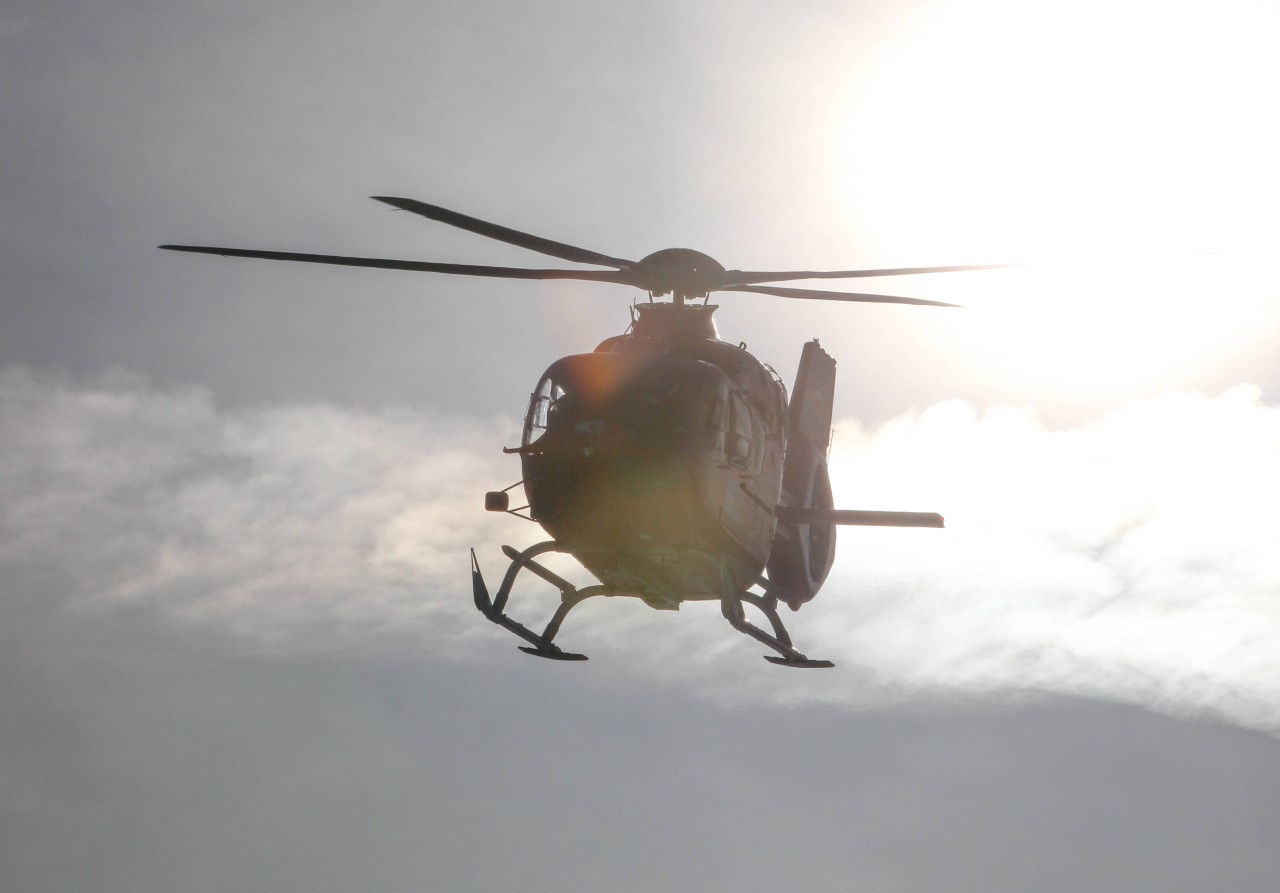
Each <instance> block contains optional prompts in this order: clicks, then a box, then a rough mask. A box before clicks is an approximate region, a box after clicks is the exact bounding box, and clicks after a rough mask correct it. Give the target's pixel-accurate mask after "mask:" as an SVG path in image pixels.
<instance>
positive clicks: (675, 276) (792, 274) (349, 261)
mask: <svg viewBox="0 0 1280 893" xmlns="http://www.w3.org/2000/svg"><path fill="white" fill-rule="evenodd" d="M373 198H375V199H376V200H377V201H380V202H383V203H384V204H388V205H391V206H392V207H394V208H398V209H400V210H402V211H408V212H410V213H412V214H417V215H418V216H421V217H425V218H427V219H429V220H435V221H437V222H439V223H444V224H447V225H448V226H453V227H457V228H458V229H463V230H466V231H468V232H472V233H475V234H476V235H480V236H484V237H485V238H489V239H494V240H496V241H499V242H505V243H507V244H509V245H516V246H518V247H521V248H527V249H529V250H530V251H535V252H538V253H539V254H545V255H548V256H550V257H554V258H558V259H560V260H567V261H570V262H572V263H580V264H593V265H595V266H601V267H612V269H609V270H574V269H538V268H525V267H498V266H489V265H485V264H454V263H441V262H437V261H414V260H398V259H394V258H379V257H346V256H342V255H334V254H304V253H299V252H293V251H262V250H258V249H249V248H219V247H214V246H208V245H161V246H159V247H161V248H164V249H166V250H168V251H189V252H194V253H197V254H216V255H221V256H223V257H252V258H260V259H263V260H284V261H298V262H302V263H314V264H334V265H337V266H346V267H373V268H376V269H384V270H408V271H412V272H419V273H444V274H448V275H454V276H487V277H492V278H498V279H573V280H581V281H586V282H612V283H616V284H619V285H629V286H632V287H635V288H642V289H644V290H645V291H647V292H649V293H650V294H651V295H654V296H658V295H666V294H670V295H672V297H673V298H674V299H675V300H676V301H677V302H682V301H684V300H686V299H690V298H701V297H706V296H707V295H709V294H710V293H712V292H717V291H721V292H723V291H736V292H747V293H751V294H763V295H773V296H775V297H781V298H798V299H803V300H811V301H849V302H859V303H876V304H917V305H923V306H930V307H956V306H959V305H957V304H948V303H945V302H943V301H929V300H925V299H923V298H907V297H900V296H897V295H883V294H868V293H861V292H841V291H828V290H823V289H812V288H791V287H778V286H770V285H761V284H760V283H768V282H786V281H791V280H796V279H853V278H870V277H878V276H909V275H917V274H928V273H957V272H965V271H970V270H999V269H1007V268H1010V267H1015V266H1018V265H1017V264H964V265H951V266H940V267H893V268H887V269H869V270H789V271H787V270H779V271H750V270H726V269H724V267H723V266H721V265H720V264H719V263H718V262H717V261H716V260H715V259H714V258H711V257H709V256H707V255H705V254H703V253H702V252H700V251H694V250H692V249H688V248H666V249H663V250H661V251H656V252H654V253H653V254H650V255H648V256H646V257H644V258H642V259H641V260H639V261H632V260H626V259H624V258H619V257H612V256H610V255H607V254H601V253H599V252H596V251H591V250H589V249H586V248H580V247H578V246H576V245H569V244H567V243H565V242H557V241H554V240H552V239H546V238H543V237H541V236H535V235H532V234H530V233H526V232H521V231H520V230H516V229H511V228H510V227H506V226H500V225H498V224H496V223H490V222H488V221H485V220H480V219H479V218H477V217H470V216H468V215H466V214H461V213H458V212H457V211H450V210H448V209H447V208H441V207H439V206H438V205H430V204H427V203H426V202H420V201H417V200H415V199H408V198H398V197H395V196H386V195H378V196H373Z"/></svg>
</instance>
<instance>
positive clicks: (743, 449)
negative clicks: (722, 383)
mask: <svg viewBox="0 0 1280 893" xmlns="http://www.w3.org/2000/svg"><path fill="white" fill-rule="evenodd" d="M751 435H752V420H751V410H750V408H748V406H747V401H745V400H743V399H742V398H741V397H739V396H737V395H736V394H735V395H734V396H733V398H732V401H731V402H730V404H729V433H728V436H727V437H726V438H725V443H724V452H725V458H726V459H728V461H729V464H730V465H732V466H733V467H734V468H743V469H746V468H749V467H750V465H751V440H752V437H751Z"/></svg>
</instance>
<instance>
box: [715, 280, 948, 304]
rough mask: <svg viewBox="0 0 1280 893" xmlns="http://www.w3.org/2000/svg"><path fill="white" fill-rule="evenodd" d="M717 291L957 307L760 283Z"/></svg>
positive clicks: (922, 300)
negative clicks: (762, 284)
mask: <svg viewBox="0 0 1280 893" xmlns="http://www.w3.org/2000/svg"><path fill="white" fill-rule="evenodd" d="M716 290H717V291H745V292H750V293H751V294H755V295H775V296H776V297H779V298H801V299H804V300H809V301H858V302H865V303H868V304H920V305H923V306H926V307H959V306H961V305H960V304H948V303H946V302H944V301H926V300H924V299H923V298H900V297H897V296H896V295H864V294H857V293H855V292H847V291H819V290H818V289H813V288H777V287H775V286H768V285H765V286H761V285H730V286H728V287H727V288H720V289H716Z"/></svg>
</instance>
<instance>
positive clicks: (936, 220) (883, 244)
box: [832, 0, 1280, 378]
mask: <svg viewBox="0 0 1280 893" xmlns="http://www.w3.org/2000/svg"><path fill="white" fill-rule="evenodd" d="M997 24H998V25H999V27H995V25H997ZM1278 45H1280V10H1278V9H1277V7H1275V6H1274V5H1273V4H1268V5H1263V4H1253V3H1245V2H1235V0H1224V2H1220V3H1216V4H1212V3H1195V4H1167V3H1154V2H1147V0H1139V2H1129V0H1111V2H1106V3H1101V2H1095V3H1090V2H1085V3H1082V4H1068V5H1066V6H1062V5H1058V6H1045V5H1043V4H1025V3H1016V2H1010V0H979V2H977V3H974V4H965V5H959V4H957V5H945V6H944V5H941V4H940V5H939V6H938V7H937V8H936V9H935V10H934V11H933V13H932V14H931V15H922V16H919V17H918V18H917V19H916V20H915V21H914V23H913V24H912V25H911V26H910V27H909V28H907V29H906V30H905V31H904V32H903V33H902V34H900V35H899V36H898V37H897V38H896V40H895V42H894V44H893V46H892V47H889V46H886V47H885V49H884V52H883V57H882V58H881V59H880V60H878V63H877V64H876V65H875V66H873V67H872V69H871V76H870V77H867V76H866V72H863V73H862V75H861V77H862V79H863V80H862V82H860V83H858V84H857V85H855V86H853V87H851V88H850V93H849V95H848V97H847V99H846V101H845V107H846V108H847V109H848V110H849V112H848V114H847V115H846V116H845V117H844V119H843V120H840V121H838V122H837V123H836V130H837V133H836V134H835V139H834V140H833V146H834V152H833V158H832V163H833V166H834V167H835V168H836V171H837V174H838V175H839V178H840V179H842V181H843V190H842V196H843V201H844V205H845V206H846V207H847V208H848V213H849V215H850V219H851V223H852V222H853V221H855V220H856V221H857V222H856V225H858V226H860V227H867V228H868V229H869V230H871V231H872V236H871V238H872V240H873V243H874V247H875V249H876V251H877V253H878V254H881V255H884V256H886V257H892V258H894V259H895V260H897V259H901V261H902V262H904V263H957V262H959V263H964V262H986V261H990V260H1019V261H1021V260H1034V261H1043V262H1044V265H1043V266H1041V267H1036V268H1032V269H1030V270H1026V271H1019V272H1016V273H1009V274H998V275H997V274H980V276H979V277H978V278H974V279H972V280H968V281H962V280H964V277H963V276H955V277H950V278H949V279H948V281H947V282H946V283H945V284H940V283H939V282H937V281H935V280H930V281H929V282H928V284H927V286H926V287H925V288H923V289H922V288H920V287H919V284H918V282H919V283H923V282H924V280H919V281H918V282H916V281H913V282H912V286H911V291H907V292H903V291H902V290H901V289H900V288H899V290H898V291H897V293H909V294H911V293H920V294H922V295H923V294H925V293H926V292H927V296H928V297H940V298H942V299H951V298H954V299H956V300H958V302H960V303H965V304H969V305H970V306H972V307H974V308H975V309H976V310H977V311H978V312H979V314H981V316H982V317H983V319H982V320H981V325H973V324H971V323H966V325H965V328H966V331H967V332H978V331H980V332H983V333H985V335H984V336H983V337H985V338H989V339H990V341H989V344H988V345H987V347H989V349H990V350H991V351H995V352H996V353H997V354H999V355H1002V356H1006V357H1007V358H1009V359H1011V360H1013V361H1015V362H1016V363H1018V364H1019V366H1020V368H1023V369H1026V370H1029V371H1030V372H1031V373H1032V374H1034V373H1035V372H1036V371H1046V370H1053V369H1055V368H1059V367H1061V366H1062V365H1063V364H1075V365H1077V366H1078V365H1079V364H1080V362H1081V360H1082V358H1084V359H1087V361H1088V363H1089V366H1090V368H1091V369H1092V370H1093V371H1094V373H1095V374H1096V375H1098V376H1101V377H1105V376H1111V377H1115V378H1125V377H1132V376H1142V375H1147V374H1161V373H1163V372H1167V371H1168V370H1169V369H1171V368H1176V367H1177V366H1179V365H1182V366H1185V365H1186V364H1187V363H1189V362H1203V361H1204V360H1205V358H1206V357H1207V356H1210V355H1213V354H1221V353H1223V352H1228V351H1230V350H1232V349H1233V347H1234V346H1236V345H1237V344H1239V343H1240V339H1242V338H1245V337H1248V336H1249V335H1250V334H1251V332H1252V331H1253V330H1254V329H1256V328H1257V327H1258V326H1259V325H1262V324H1264V320H1266V321H1267V324H1271V325H1274V324H1275V321H1274V320H1272V319H1270V314H1271V313H1272V312H1273V311H1272V310H1271V308H1272V307H1273V306H1274V305H1275V304H1276V303H1277V301H1276V298H1277V277H1276V275H1275V273H1274V272H1273V271H1272V270H1270V269H1268V268H1267V267H1266V266H1265V265H1264V264H1262V263H1260V262H1259V261H1258V260H1257V259H1256V258H1257V256H1258V253H1259V250H1260V249H1262V248H1263V247H1264V246H1265V248H1266V249H1270V248H1271V246H1273V245H1274V244H1275V241H1276V239H1277V238H1280V216H1278V215H1277V212H1276V208H1278V207H1280V165H1278V164H1277V163H1276V159H1277V158H1280V125H1278V124H1277V120H1280V119H1278V118H1277V116H1276V115H1275V114H1274V113H1273V110H1274V109H1275V108H1276V107H1277V102H1278V100H1277V97H1278V95H1280V53H1276V52H1275V47H1276V46H1278ZM1205 252H1221V253H1212V254H1206V253H1205ZM1266 253H1267V254H1270V253H1271V252H1270V251H1269V250H1267V251H1266ZM877 284H878V285H880V287H881V288H882V289H883V290H885V291H890V289H888V288H885V287H884V285H883V284H881V283H877ZM898 284H899V283H898V282H894V285H895V286H897V285H898ZM987 310H990V311H994V312H992V313H985V312H984V311H987Z"/></svg>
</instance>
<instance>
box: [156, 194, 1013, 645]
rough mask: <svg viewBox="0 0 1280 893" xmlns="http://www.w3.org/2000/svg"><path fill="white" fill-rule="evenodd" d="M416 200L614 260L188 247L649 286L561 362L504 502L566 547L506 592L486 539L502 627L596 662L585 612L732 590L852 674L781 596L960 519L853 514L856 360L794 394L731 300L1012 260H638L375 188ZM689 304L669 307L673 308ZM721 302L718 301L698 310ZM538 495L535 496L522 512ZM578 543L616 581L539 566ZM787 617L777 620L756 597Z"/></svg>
mask: <svg viewBox="0 0 1280 893" xmlns="http://www.w3.org/2000/svg"><path fill="white" fill-rule="evenodd" d="M373 198H374V199H375V200H377V201H380V202H383V203H385V204H387V205H390V206H391V207H393V208H397V209H399V210H402V211H408V212H410V213H413V214H416V215H419V216H421V217H425V218H427V219H429V220H434V221H437V222H439V223H444V224H447V225H449V226H453V227H456V228H459V229H462V230H466V231H469V232H472V233H475V234H477V235H480V236H485V237H487V238H490V239H494V240H496V241H500V242H505V243H508V244H511V245H516V246H519V247H522V248H526V249H529V250H531V251H534V252H537V253H540V254H543V255H546V256H549V257H553V258H557V259H558V260H562V261H569V262H572V263H578V264H588V265H593V266H596V267H604V268H606V269H597V270H590V269H558V268H557V269H533V268H523V267H500V266H488V265H476V264H455V263H437V262H431V261H409V260H395V259H389V258H369V257H344V256H339V255H329V254H302V253H296V252H285V251H261V250H256V249H243V248H219V247H212V246H201V245H161V246H159V247H160V248H163V249H166V250H170V251H185V252H194V253H199V254H213V255H220V256H224V257H248V258H261V259H266V260H282V261H301V262H306V263H321V264H336V265H340V266H356V267H372V268H378V269H392V270H408V271H417V272H431V273H444V274H452V275H464V276H485V277H493V278H501V279H535V280H539V279H569V280H582V281H589V282H605V283H614V284H620V285H626V286H630V287H633V288H639V289H641V290H643V291H644V292H646V293H647V294H648V302H647V303H636V304H633V306H632V319H631V324H630V325H629V326H628V327H627V329H626V330H625V331H624V332H623V333H622V334H621V335H615V336H612V337H609V338H606V339H605V340H604V341H603V342H601V343H600V344H599V345H598V346H597V347H596V348H595V350H593V351H591V352H590V353H582V354H573V355H571V356H567V357H562V358H561V359H558V360H556V361H555V362H554V363H552V364H551V365H550V366H549V367H548V368H547V370H546V371H545V372H544V373H543V375H542V377H541V378H540V379H539V380H538V383H537V385H536V386H535V388H534V390H533V392H532V394H531V396H530V399H529V404H528V407H527V409H526V412H525V416H524V427H523V431H522V434H521V438H520V445H519V446H516V447H506V448H504V452H505V453H508V454H514V455H517V456H519V458H520V464H521V471H522V477H521V480H519V481H517V482H516V483H514V484H512V485H510V486H508V487H506V488H504V489H502V490H494V491H490V492H488V493H486V494H485V499H484V504H485V509H487V510H488V511H492V512H505V513H508V514H511V515H513V516H516V517H518V518H522V519H525V520H528V521H533V522H535V523H537V524H539V525H540V526H541V527H542V528H543V530H544V531H545V532H546V534H547V536H548V537H549V539H546V540H544V541H542V542H539V543H537V544H535V545H533V546H530V547H528V548H525V549H523V550H516V549H515V548H513V547H511V546H503V547H502V550H503V554H504V555H505V556H506V557H507V559H508V560H509V564H508V566H507V570H506V572H505V574H504V575H503V577H502V582H501V584H500V585H499V587H498V589H497V591H496V592H494V593H493V594H490V591H489V587H488V584H487V583H486V581H485V579H484V576H483V574H482V573H481V570H480V564H479V561H478V559H477V557H476V553H475V550H474V549H472V550H471V581H472V595H473V600H474V602H475V605H476V608H477V609H478V610H479V611H480V613H481V614H483V615H484V616H485V617H486V618H487V619H488V620H490V621H491V622H493V623H495V624H498V625H499V626H502V627H504V628H505V629H507V630H510V631H511V632H512V633H514V634H515V635H517V636H519V637H520V638H521V639H523V640H524V641H526V642H528V643H529V644H528V645H525V646H521V647H520V650H521V651H524V652H526V653H528V654H532V655H536V656H538V657H544V658H550V659H553V660H586V655H584V654H579V653H576V652H570V651H565V650H563V649H562V648H561V647H560V646H559V645H558V644H556V642H555V641H554V640H555V637H556V635H557V634H558V632H559V630H560V626H561V624H562V623H563V622H564V620H565V617H566V616H567V615H568V614H569V612H570V611H571V610H572V609H573V608H574V607H576V606H577V605H579V604H581V603H582V602H583V601H585V600H587V599H589V598H593V597H596V596H605V597H632V598H637V599H639V600H640V601H642V602H644V603H645V604H646V605H648V606H649V607H651V608H654V609H657V610H678V609H679V607H680V606H681V604H682V603H684V602H692V601H718V602H719V603H720V608H721V613H722V614H723V615H724V617H725V619H726V620H728V622H729V623H730V625H731V626H732V627H733V628H734V629H736V630H738V631H740V632H742V633H745V634H746V635H748V636H750V637H751V638H753V639H755V640H756V641H758V642H760V643H761V644H763V645H766V646H768V647H769V648H770V649H772V650H773V651H774V652H776V653H775V654H766V655H764V658H765V660H768V661H770V662H771V663H774V664H778V665H781V666H788V667H815V668H816V667H832V666H834V664H833V663H832V662H831V661H829V660H815V659H811V658H809V657H808V656H806V655H805V654H804V653H803V652H801V651H799V650H797V649H796V647H795V646H794V644H793V643H792V640H791V636H790V635H789V633H788V632H787V629H786V627H785V625H784V624H783V621H782V618H781V615H780V614H779V611H778V608H779V605H784V604H785V605H786V606H787V607H789V608H791V609H792V610H799V609H800V608H801V607H802V606H803V605H805V604H807V603H808V602H809V601H811V600H812V599H813V597H814V596H815V595H817V593H818V591H819V590H820V589H821V588H822V586H823V584H824V583H825V581H826V579H827V576H828V575H829V574H830V572H831V568H832V566H833V564H834V562H835V546H836V527H837V526H840V525H855V526H890V527H926V528H929V527H932V528H940V527H942V526H943V523H944V522H943V518H942V516H941V515H939V514H937V513H933V512H900V511H862V510H841V509H836V508H835V506H834V500H833V494H832V489H831V478H830V474H829V471H828V467H827V455H828V451H829V448H830V443H831V423H832V407H833V401H834V398H835V371H836V361H835V360H834V359H833V358H832V357H831V356H830V355H829V354H827V352H826V351H825V350H823V348H822V346H821V345H820V343H819V342H818V341H817V340H816V339H815V340H813V341H810V342H808V343H806V344H805V345H804V347H803V349H802V352H801V357H800V364H799V368H798V370H797V373H796V377H795V380H794V384H793V386H792V389H791V394H790V397H788V391H787V387H786V385H785V383H784V382H783V380H782V378H781V376H779V375H778V373H777V372H776V371H774V369H773V368H772V367H771V366H769V365H767V364H765V363H763V362H761V361H760V360H758V359H757V358H756V357H754V356H753V355H751V354H750V353H749V352H748V351H747V350H746V345H745V344H738V345H734V344H732V343H730V342H726V341H722V340H721V339H720V337H719V334H718V332H717V329H716V325H715V322H714V320H713V314H714V313H715V311H716V310H717V309H718V308H717V305H714V304H710V303H709V298H710V295H711V294H712V293H713V292H746V293H749V294H764V295H772V296H775V297H782V298H789V299H801V300H823V301H847V302H870V303H888V304H907V305H918V306H934V307H956V306H958V305H955V304H948V303H945V302H942V301H930V300H924V299H920V298H910V297H900V296H895V295H884V294H866V293H854V292H841V291H825V290H820V289H813V288H795V287H784V286H776V285H770V284H767V283H774V282H787V281H791V280H797V279H844V278H859V277H881V276H901V275H914V274H922V273H949V272H961V271H967V270H990V269H1001V268H1006V267H1010V266H1014V265H1012V264H981V265H978V264H970V265H953V266H940V267H898V268H891V269H869V270H834V271H819V270H790V271H744V270H736V269H735V270H727V269H725V268H724V267H723V266H722V265H721V264H720V263H719V262H717V261H716V260H715V259H713V258H711V257H710V256H708V255H706V254H703V253H702V252H700V251H695V250H693V249H689V248H665V249H662V250H660V251H656V252H654V253H652V254H649V255H647V256H645V257H643V258H641V259H640V260H638V261H633V260H627V259H624V258H619V257H612V256H610V255H606V254H601V253H599V252H596V251H591V250H588V249H585V248H580V247H577V246H574V245H569V244H566V243H563V242H557V241H553V240H551V239H546V238H543V237H540V236H535V235H532V234H530V233H526V232H522V231H520V230H515V229H511V228H509V227H505V226H500V225H498V224H495V223H490V222H487V221H484V220H480V219H479V218H476V217H470V216H468V215H465V214H461V213H458V212H456V211H450V210H448V209H445V208H442V207H439V206H437V205H431V204H427V203H425V202H421V201H416V200H414V199H408V198H398V197H394V196H373ZM666 296H670V300H668V301H660V300H656V299H658V298H663V297H666ZM699 301H700V302H701V303H698V302H699ZM519 486H523V488H524V494H525V498H526V504H525V505H523V506H519V507H516V508H512V507H511V491H512V490H514V489H515V488H516V487H519ZM553 552H555V553H565V554H567V555H569V556H570V557H572V558H573V559H575V560H576V561H577V562H578V563H579V564H580V565H581V566H582V567H583V568H585V569H586V570H587V571H588V572H589V573H590V574H591V575H592V576H593V577H595V578H596V579H597V580H598V581H599V582H598V583H595V584H592V585H589V586H584V587H581V588H580V587H576V586H574V585H573V584H571V583H570V582H569V581H568V580H566V579H565V578H564V577H562V576H560V575H559V574H557V573H556V572H555V571H553V570H552V569H551V568H549V567H547V565H546V563H545V560H541V561H540V560H539V559H540V558H542V556H544V555H547V554H548V553H553ZM526 570H527V571H529V572H530V573H532V574H533V575H534V576H536V577H539V578H541V579H542V580H543V581H545V582H547V583H549V584H551V585H552V586H554V587H555V588H556V589H558V590H559V592H560V604H559V606H558V607H557V608H556V610H555V612H554V614H553V615H552V617H551V619H550V620H549V621H548V622H547V624H546V625H545V626H544V627H543V628H542V630H541V631H540V632H539V631H535V630H534V629H531V628H530V627H528V626H526V625H524V624H523V623H521V622H520V621H518V620H515V619H513V618H512V617H510V616H508V614H507V613H506V606H507V601H508V598H509V596H510V594H511V592H512V589H513V588H514V585H515V582H516V579H517V577H518V576H519V574H520V573H521V572H522V571H526ZM747 605H750V606H752V607H754V608H755V609H757V610H758V611H759V612H760V613H761V614H762V615H763V616H764V617H765V619H766V620H767V621H768V627H769V628H768V629H764V628H761V627H760V626H758V625H756V624H755V623H753V622H752V621H751V620H749V619H748V618H747V615H746V607H745V606H747Z"/></svg>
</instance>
